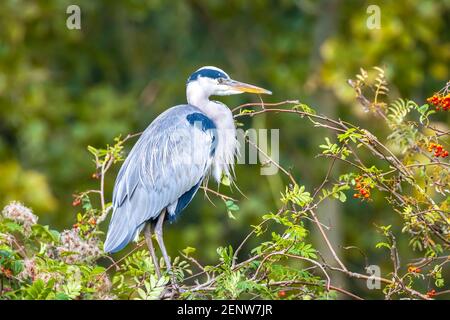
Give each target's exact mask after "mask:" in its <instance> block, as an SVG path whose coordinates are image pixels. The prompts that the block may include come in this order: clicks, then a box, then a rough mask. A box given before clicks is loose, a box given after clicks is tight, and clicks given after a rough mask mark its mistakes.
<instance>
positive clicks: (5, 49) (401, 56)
mask: <svg viewBox="0 0 450 320" xmlns="http://www.w3.org/2000/svg"><path fill="white" fill-rule="evenodd" d="M71 4H77V5H78V6H79V7H80V8H81V30H69V29H68V28H67V27H66V19H67V17H68V16H69V15H68V14H67V13H66V9H67V7H68V6H69V5H71ZM371 4H376V5H378V6H379V8H380V10H381V11H380V12H381V21H380V22H381V25H380V28H379V29H372V30H371V29H369V28H367V26H366V22H367V19H368V18H369V16H370V14H368V13H367V12H366V10H367V8H368V6H369V5H371ZM449 30H450V1H449V0H443V1H424V0H415V1H382V2H381V1H339V0H330V1H313V0H310V1H288V0H280V1H263V0H254V1H233V0H228V1H219V0H211V1H200V0H188V1H163V0H120V1H119V0H113V1H111V0H108V1H106V0H100V1H89V0H77V1H75V0H70V1H66V0H45V1H44V0H42V1H39V0H34V1H29V0H3V1H1V2H0V205H1V206H3V205H5V204H6V203H8V202H9V201H11V200H20V201H22V202H23V203H24V204H26V205H27V206H30V207H32V208H33V210H34V211H35V213H36V214H38V215H39V217H40V222H41V223H44V224H51V225H52V227H54V228H58V229H64V228H70V227H71V226H72V224H73V223H74V221H75V215H76V213H77V210H79V209H78V208H74V207H72V206H71V203H72V200H73V198H72V194H73V193H76V192H80V191H84V190H87V189H92V188H94V187H97V184H98V181H97V180H94V179H92V177H91V176H92V173H93V172H94V170H95V169H94V165H93V162H92V158H91V155H90V154H89V153H88V152H87V149H86V147H87V146H88V145H93V146H95V147H103V146H105V145H106V144H107V143H112V142H113V138H114V137H116V136H118V135H120V134H122V135H126V134H128V133H134V132H139V131H141V130H143V129H144V128H145V127H146V126H147V125H148V124H149V123H150V122H151V121H152V120H153V119H154V118H155V117H156V115H158V114H159V113H161V112H162V111H163V110H165V109H166V108H168V107H170V106H173V105H176V104H180V103H184V102H185V83H186V79H187V77H188V76H189V75H190V74H191V73H192V72H193V71H195V70H196V69H197V68H199V67H201V66H203V65H215V66H218V67H220V68H222V69H224V70H225V71H226V72H228V73H229V74H230V75H231V76H232V77H233V78H235V79H237V80H242V81H245V82H249V83H253V84H256V85H259V86H262V87H265V88H267V89H269V90H272V91H273V93H274V94H273V96H271V97H269V98H266V100H265V101H266V102H277V101H282V100H286V99H299V100H300V101H301V102H304V103H307V104H310V105H311V106H312V107H313V108H316V109H317V110H318V111H319V112H321V113H324V114H326V115H328V116H330V117H341V118H343V119H346V120H348V121H351V122H356V123H358V124H360V126H361V127H363V128H367V129H369V130H371V131H374V132H376V133H377V134H379V135H380V137H381V138H382V139H383V138H385V137H386V134H387V131H385V130H384V128H383V127H382V126H377V122H376V121H374V118H372V117H371V116H370V115H369V114H365V113H364V112H363V111H362V110H361V108H360V107H359V106H358V105H357V104H356V103H355V101H354V94H353V91H352V89H351V88H350V87H349V86H348V85H347V84H346V80H347V79H348V78H350V77H353V76H354V74H355V73H357V72H358V71H359V68H360V67H363V68H366V69H370V68H371V67H372V66H376V65H377V66H381V67H385V68H386V74H387V76H388V79H389V81H390V84H391V87H390V89H391V96H392V97H393V98H396V97H400V96H402V97H405V98H411V99H414V100H415V101H417V102H418V103H419V104H421V103H423V102H424V101H425V98H426V97H428V96H430V95H431V94H432V93H433V92H435V91H436V90H438V89H440V88H441V87H442V86H443V85H444V84H445V82H446V81H447V80H448V79H449V76H450V75H449V65H450V32H449ZM220 100H221V101H223V102H224V103H226V104H227V105H228V106H230V107H234V106H237V105H239V104H241V103H246V102H251V101H258V98H257V97H254V96H250V95H240V96H233V97H221V98H220ZM434 119H435V120H436V121H438V122H441V125H448V123H449V117H448V115H446V114H441V115H439V116H436V117H434ZM243 123H244V128H252V127H253V128H281V130H280V146H281V154H280V162H281V164H282V165H283V166H285V167H288V168H292V171H293V173H294V175H295V176H296V177H297V180H298V181H299V183H300V184H304V185H306V187H307V188H308V189H309V190H311V191H312V190H314V188H315V187H317V186H318V185H320V183H321V182H322V179H323V178H324V176H325V174H326V170H327V168H328V162H327V161H323V160H317V159H315V155H316V154H317V153H319V152H320V149H319V148H318V145H319V144H321V143H322V142H323V141H324V137H325V136H329V137H331V136H332V135H331V134H330V133H329V132H326V131H321V130H319V129H317V128H313V127H312V126H311V125H310V124H309V123H308V122H307V121H306V120H301V119H299V118H297V117H292V116H289V115H267V116H261V117H255V118H253V119H245V120H243ZM134 142H135V140H134V141H131V143H128V144H127V146H126V148H127V150H129V149H130V148H131V146H132V145H133V143H134ZM118 169H119V166H116V167H114V168H113V169H112V171H111V172H110V174H109V175H108V177H107V191H108V198H109V199H110V195H111V191H112V186H113V182H114V178H115V175H116V173H117V171H118ZM338 169H339V168H338ZM338 171H339V170H338ZM338 171H337V172H336V174H337V173H338ZM286 182H287V181H286V179H285V177H283V176H281V175H277V176H269V177H265V176H260V175H259V166H257V165H238V166H237V184H238V186H239V188H240V189H241V190H242V192H243V193H244V194H245V195H246V196H247V198H245V197H243V196H242V195H241V194H239V192H237V191H236V190H229V189H227V188H226V187H223V186H222V187H221V192H224V193H226V194H229V195H231V196H233V197H234V198H237V199H239V200H240V201H239V203H238V204H239V207H240V210H239V211H238V212H236V214H235V216H236V218H237V219H236V220H232V219H230V218H228V216H227V213H226V208H225V205H224V204H223V202H222V201H220V200H219V199H215V198H214V197H213V196H211V197H212V199H213V200H214V202H215V204H216V205H215V206H214V205H212V204H211V203H210V202H209V201H208V200H207V199H206V198H205V197H204V196H203V194H202V193H201V192H200V193H199V194H198V196H197V197H196V198H195V200H194V201H193V202H192V204H191V205H190V206H189V207H188V208H187V210H185V212H184V213H183V215H182V216H181V217H180V218H179V220H178V223H176V224H173V225H171V226H169V227H168V228H166V239H167V240H166V244H167V245H168V247H169V252H171V253H172V254H176V253H177V252H178V251H179V250H181V249H183V248H185V247H186V246H192V247H196V248H197V253H196V255H197V257H198V258H199V260H201V261H202V262H204V263H212V262H214V261H215V259H216V248H217V247H218V246H223V245H227V244H232V245H233V246H236V245H237V244H238V243H240V241H241V240H242V239H243V237H244V236H245V235H246V234H247V233H248V232H249V231H250V225H251V224H256V222H257V221H258V219H259V218H260V217H261V216H262V215H263V214H265V213H267V212H269V211H272V210H276V208H277V205H279V198H280V191H283V190H284V186H285V184H286ZM214 187H215V186H214ZM351 192H352V191H351V190H350V191H349V194H348V195H350V194H351ZM349 198H351V197H349ZM319 214H320V216H321V219H322V220H323V221H324V223H326V224H328V225H331V226H332V227H333V230H334V231H333V234H332V239H333V242H335V246H336V247H340V246H349V245H355V246H358V247H359V248H360V249H361V250H363V251H364V252H365V254H366V255H367V258H368V261H369V263H370V264H379V265H381V266H382V268H383V266H385V267H386V268H389V267H390V265H389V261H388V254H387V252H386V251H384V250H380V249H375V243H376V242H377V241H379V240H380V239H381V237H380V236H379V235H378V234H377V233H376V231H375V228H374V224H384V225H387V224H390V223H392V224H395V225H396V226H397V227H396V229H395V230H394V231H395V232H397V233H398V236H399V238H400V239H399V241H400V245H402V246H406V245H407V241H408V239H407V237H406V236H405V235H404V236H401V233H400V228H401V227H400V226H401V224H400V223H401V219H400V218H399V217H398V216H397V214H396V213H395V212H393V211H392V210H391V209H389V208H388V207H386V206H385V202H384V200H383V195H382V194H378V195H377V194H374V201H373V202H371V203H361V202H359V201H353V200H350V201H348V202H347V203H346V204H339V203H337V202H336V203H334V202H333V203H329V204H326V206H325V207H324V208H323V209H322V212H320V213H319ZM105 227H106V225H105ZM311 229H312V231H311V232H312V234H311V241H313V242H314V243H315V244H316V246H317V247H318V248H322V247H323V244H322V243H321V242H320V241H319V240H318V237H317V239H316V236H315V234H314V229H313V228H311ZM256 240H257V241H261V240H260V239H256ZM254 244H255V242H254V243H250V244H249V246H248V247H247V248H246V249H247V252H248V250H249V249H250V248H252V247H251V246H252V245H254ZM324 251H326V249H324ZM244 254H245V250H244ZM341 254H342V255H343V256H344V260H345V261H346V263H347V264H348V265H349V266H350V268H352V269H354V270H356V271H360V272H364V264H365V262H364V257H363V256H361V254H360V253H359V252H358V251H355V250H350V251H343V252H342V253H341ZM412 257H413V256H411V257H406V256H405V257H401V258H402V259H409V258H412ZM337 281H342V282H345V285H346V286H347V287H349V288H353V289H354V290H356V291H362V290H367V289H365V283H364V282H359V281H358V280H356V281H352V280H349V279H337ZM374 296H375V297H376V296H377V294H376V293H374Z"/></svg>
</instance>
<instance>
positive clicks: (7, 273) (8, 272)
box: [0, 267, 13, 278]
mask: <svg viewBox="0 0 450 320" xmlns="http://www.w3.org/2000/svg"><path fill="white" fill-rule="evenodd" d="M0 273H1V274H3V275H4V276H5V277H6V278H11V277H12V275H13V273H12V271H11V270H10V269H7V268H4V267H0Z"/></svg>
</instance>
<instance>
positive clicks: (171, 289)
mask: <svg viewBox="0 0 450 320" xmlns="http://www.w3.org/2000/svg"><path fill="white" fill-rule="evenodd" d="M185 291H186V290H184V289H183V288H181V287H180V286H179V285H178V284H177V283H171V284H170V285H168V286H167V287H166V288H165V289H164V290H163V291H162V292H161V295H160V299H168V300H172V299H175V298H177V297H179V296H180V294H181V293H183V292H185Z"/></svg>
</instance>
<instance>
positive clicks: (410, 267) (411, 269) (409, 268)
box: [408, 266, 422, 273]
mask: <svg viewBox="0 0 450 320" xmlns="http://www.w3.org/2000/svg"><path fill="white" fill-rule="evenodd" d="M420 272H422V270H421V269H420V268H418V267H414V266H409V267H408V273H420Z"/></svg>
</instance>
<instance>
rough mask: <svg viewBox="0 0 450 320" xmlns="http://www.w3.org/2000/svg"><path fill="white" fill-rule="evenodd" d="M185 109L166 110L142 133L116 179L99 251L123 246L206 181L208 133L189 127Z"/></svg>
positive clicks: (210, 138)
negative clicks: (111, 211) (149, 222)
mask: <svg viewBox="0 0 450 320" xmlns="http://www.w3.org/2000/svg"><path fill="white" fill-rule="evenodd" d="M193 113H201V111H200V110H199V109H198V108H196V107H193V106H190V105H181V106H176V107H173V108H170V109H168V110H167V111H165V112H164V113H162V114H161V115H160V116H159V117H157V118H156V119H155V120H154V121H153V122H152V123H151V124H150V126H149V127H148V128H147V129H146V130H145V131H144V132H143V134H142V136H141V137H140V139H139V140H138V141H137V143H136V144H135V146H134V147H133V149H132V150H131V152H130V154H129V155H128V157H127V159H126V160H125V162H124V164H123V165H122V167H121V169H120V171H119V174H118V176H117V179H116V183H115V186H114V192H113V214H112V218H111V222H110V225H109V229H108V234H107V237H106V241H105V245H104V250H105V251H106V252H117V251H119V250H121V249H122V248H123V247H125V246H126V245H127V244H128V243H129V242H130V241H131V240H132V239H133V238H134V236H135V235H136V233H137V232H139V231H140V229H141V228H142V227H143V225H144V224H145V222H146V221H148V220H152V219H156V218H157V217H158V216H159V214H160V213H161V211H162V210H163V209H164V208H167V207H169V208H172V209H171V210H168V211H169V215H171V214H175V213H174V212H173V208H175V207H176V204H177V201H178V199H179V198H180V197H181V196H182V195H183V194H185V193H186V192H188V191H189V190H191V189H192V188H193V187H194V186H196V185H198V184H199V182H201V180H202V179H203V178H204V177H205V175H206V174H207V173H208V171H209V167H210V164H211V148H212V146H213V139H214V138H213V133H211V132H209V131H205V130H202V128H199V127H196V126H192V125H191V123H189V122H188V121H187V116H188V115H190V114H193Z"/></svg>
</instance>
